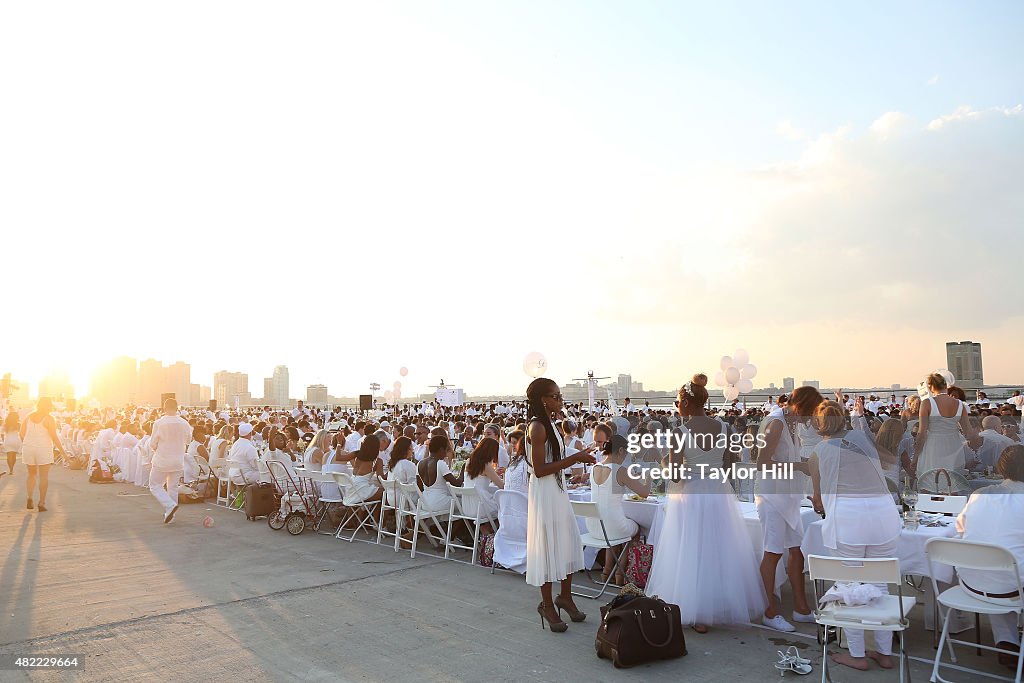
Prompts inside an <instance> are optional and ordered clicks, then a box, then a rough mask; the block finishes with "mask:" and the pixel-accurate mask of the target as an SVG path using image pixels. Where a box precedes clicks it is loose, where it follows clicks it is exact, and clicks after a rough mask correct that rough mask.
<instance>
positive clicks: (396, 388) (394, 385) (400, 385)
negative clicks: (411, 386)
mask: <svg viewBox="0 0 1024 683" xmlns="http://www.w3.org/2000/svg"><path fill="white" fill-rule="evenodd" d="M391 386H392V387H393V388H394V390H395V391H398V390H399V389H401V388H402V383H401V382H398V381H396V382H395V383H394V384H392V385H391Z"/></svg>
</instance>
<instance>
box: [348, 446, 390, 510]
mask: <svg viewBox="0 0 1024 683" xmlns="http://www.w3.org/2000/svg"><path fill="white" fill-rule="evenodd" d="M378 477H380V478H383V477H384V462H383V461H382V460H381V459H380V439H378V438H377V436H376V435H374V434H367V435H366V437H365V438H364V439H363V443H361V444H360V445H359V450H358V451H356V453H355V457H354V458H353V459H352V490H351V491H348V492H347V495H346V496H345V500H346V501H358V502H369V501H374V500H380V499H381V498H382V497H383V494H384V489H382V488H381V487H380V482H379V481H378ZM347 504H348V503H346V505H347Z"/></svg>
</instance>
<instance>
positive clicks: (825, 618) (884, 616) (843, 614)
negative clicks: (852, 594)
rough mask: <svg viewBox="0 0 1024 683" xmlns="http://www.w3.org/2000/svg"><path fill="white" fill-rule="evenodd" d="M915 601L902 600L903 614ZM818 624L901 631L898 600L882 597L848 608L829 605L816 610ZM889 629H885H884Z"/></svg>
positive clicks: (911, 607)
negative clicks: (866, 626) (869, 602)
mask: <svg viewBox="0 0 1024 683" xmlns="http://www.w3.org/2000/svg"><path fill="white" fill-rule="evenodd" d="M915 604H917V601H916V600H915V599H914V598H913V597H905V598H903V614H908V613H909V612H910V610H912V609H913V608H914V605H915ZM816 616H817V620H818V623H819V624H826V625H828V626H841V627H846V626H849V625H850V624H851V623H854V624H857V623H862V624H865V625H870V626H871V627H872V628H871V630H873V631H886V630H893V631H898V630H902V629H903V626H902V625H901V624H900V598H899V596H896V595H884V596H882V597H881V598H879V599H878V600H876V601H875V602H873V603H872V604H870V605H862V606H859V607H849V606H847V605H840V604H839V603H829V604H828V605H826V607H823V608H821V609H820V610H818V613H817V615H816ZM887 626H888V627H891V628H888V629H887V628H886V627H887Z"/></svg>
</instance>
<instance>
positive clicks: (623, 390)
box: [616, 374, 633, 400]
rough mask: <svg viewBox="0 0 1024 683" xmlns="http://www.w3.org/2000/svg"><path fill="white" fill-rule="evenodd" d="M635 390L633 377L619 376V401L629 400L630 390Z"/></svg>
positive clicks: (617, 391) (617, 386) (617, 389)
mask: <svg viewBox="0 0 1024 683" xmlns="http://www.w3.org/2000/svg"><path fill="white" fill-rule="evenodd" d="M632 388H633V377H632V376H631V375H623V374H620V375H619V379H618V381H617V382H616V395H617V398H618V399H620V400H621V399H624V398H629V394H630V389H632Z"/></svg>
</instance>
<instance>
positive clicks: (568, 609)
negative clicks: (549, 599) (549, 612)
mask: <svg viewBox="0 0 1024 683" xmlns="http://www.w3.org/2000/svg"><path fill="white" fill-rule="evenodd" d="M555 607H556V608H557V609H558V615H559V616H561V615H562V610H565V613H566V614H568V615H569V618H570V619H572V621H573V622H574V623H577V624H578V623H580V622H581V621H583V620H584V619H586V618H587V615H586V614H584V613H583V612H582V611H580V610H578V609H576V606H575V605H573V604H572V603H571V602H569V601H568V600H567V599H565V598H563V597H562V596H561V595H559V596H558V597H557V598H555Z"/></svg>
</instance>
